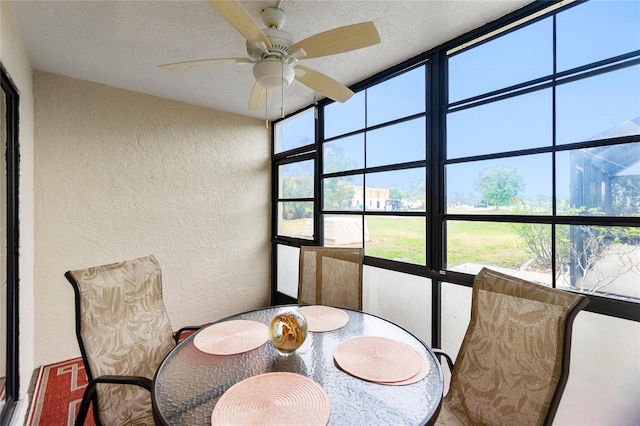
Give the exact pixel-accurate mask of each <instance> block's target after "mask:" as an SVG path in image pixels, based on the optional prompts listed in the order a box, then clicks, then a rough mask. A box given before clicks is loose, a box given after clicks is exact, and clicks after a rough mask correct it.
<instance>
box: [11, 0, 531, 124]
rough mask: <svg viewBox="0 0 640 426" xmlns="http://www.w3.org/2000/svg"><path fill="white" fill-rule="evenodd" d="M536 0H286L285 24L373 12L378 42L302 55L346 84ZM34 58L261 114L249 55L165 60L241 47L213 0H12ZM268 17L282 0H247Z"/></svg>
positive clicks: (66, 71)
mask: <svg viewBox="0 0 640 426" xmlns="http://www.w3.org/2000/svg"><path fill="white" fill-rule="evenodd" d="M3 1H4V0H3ZM530 2H531V1H530V0H497V1H496V0H466V1H458V0H430V1H425V0H422V1H391V0H366V1H348V0H325V1H308V0H289V1H284V2H283V3H282V5H281V7H282V8H284V9H285V11H286V13H287V22H286V24H285V25H284V27H283V29H284V30H286V31H289V32H290V33H292V34H293V35H294V37H295V38H296V40H302V39H304V38H306V37H309V36H311V35H314V34H316V33H320V32H323V31H327V30H330V29H332V28H336V27H340V26H343V25H349V24H354V23H359V22H365V21H373V22H374V23H375V25H376V27H377V28H378V32H379V33H380V38H381V43H380V44H378V45H375V46H372V47H368V48H365V49H360V50H357V51H354V52H347V53H342V54H339V55H334V56H330V57H324V58H316V59H310V60H307V61H303V64H304V65H305V66H308V67H311V68H314V69H316V70H317V71H320V72H322V73H325V74H327V75H329V76H330V77H332V78H334V79H336V80H338V81H340V82H341V83H343V84H346V85H347V86H349V85H352V84H354V83H357V82H359V81H361V80H364V79H365V78H367V77H370V76H371V75H373V74H376V73H377V72H380V71H382V70H384V69H386V68H389V67H391V66H393V65H396V64H398V63H400V62H402V61H404V60H406V59H409V58H411V57H413V56H415V55H417V54H419V53H421V52H424V51H426V50H429V49H430V48H432V47H434V46H437V45H439V44H441V43H443V42H445V41H447V40H450V39H452V38H454V37H455V36H458V35H460V34H463V33H465V32H467V31H469V30H471V29H474V28H477V27H479V26H481V25H483V24H485V23H487V22H490V21H493V20H495V19H497V18H498V17H500V16H502V15H504V14H506V13H509V12H511V11H514V10H516V9H518V8H520V7H522V6H524V5H525V4H527V3H530ZM12 3H13V7H14V10H15V13H16V17H17V20H18V22H19V25H20V27H21V29H22V32H23V36H24V41H25V44H26V46H27V50H28V53H29V58H30V60H31V63H32V65H33V67H34V68H35V69H37V70H41V71H48V72H52V73H56V74H61V75H64V76H68V77H73V78H77V79H82V80H89V81H93V82H96V83H102V84H106V85H109V86H113V87H119V88H123V89H128V90H133V91H136V92H141V93H147V94H151V95H155V96H160V97H164V98H168V99H174V100H177V101H182V102H186V103H190V104H194V105H201V106H205V107H210V108H215V109H218V110H222V111H228V112H232V113H236V114H241V115H245V116H250V117H256V118H265V117H266V116H268V118H269V119H274V118H277V117H278V116H279V115H280V105H281V100H282V96H280V95H277V96H272V98H271V100H270V102H269V106H268V109H267V111H264V110H261V111H249V110H248V108H247V102H248V99H249V93H250V91H251V87H252V86H253V82H254V80H253V75H252V73H251V65H227V66H224V67H218V68H212V69H206V70H191V71H180V72H169V71H165V70H161V69H159V68H158V65H160V64H166V63H172V62H180V61H188V60H193V59H207V58H219V57H223V58H224V57H245V56H246V53H245V47H244V44H245V40H244V38H243V37H242V36H241V35H240V34H239V33H237V32H236V31H235V30H234V29H233V27H231V26H230V25H229V24H228V23H227V22H226V21H225V20H224V19H222V18H221V17H220V16H219V15H218V14H217V12H216V11H215V10H213V8H212V7H211V6H210V5H209V3H208V2H207V1H204V0H201V1H184V0H183V1H159V0H156V1H148V0H147V1H94V0H86V1H58V0H48V1H30V0H29V1H25V0H13V2H12ZM241 4H242V5H243V6H244V7H245V8H246V9H247V10H248V12H249V13H250V14H251V15H252V16H253V17H254V19H255V20H256V22H258V23H259V24H260V25H261V26H262V21H261V20H260V17H259V13H260V11H261V10H262V9H263V8H265V7H267V6H275V5H276V4H277V1H241ZM314 95H315V94H314V92H313V91H312V90H311V89H309V88H307V87H305V86H303V85H302V84H300V83H298V82H293V83H292V85H291V86H290V87H289V88H287V89H286V90H285V91H284V110H285V113H289V112H293V111H295V110H297V109H299V108H302V107H304V106H306V105H309V104H310V103H312V102H313V100H314Z"/></svg>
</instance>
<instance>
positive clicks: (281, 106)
mask: <svg viewBox="0 0 640 426" xmlns="http://www.w3.org/2000/svg"><path fill="white" fill-rule="evenodd" d="M280 63H281V64H282V67H281V68H282V79H283V80H284V61H283V60H281V61H280ZM280 118H284V85H283V86H281V87H280Z"/></svg>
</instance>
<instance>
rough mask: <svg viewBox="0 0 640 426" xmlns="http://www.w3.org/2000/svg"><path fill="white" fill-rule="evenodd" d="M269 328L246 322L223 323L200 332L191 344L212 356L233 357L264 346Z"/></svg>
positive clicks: (255, 322)
mask: <svg viewBox="0 0 640 426" xmlns="http://www.w3.org/2000/svg"><path fill="white" fill-rule="evenodd" d="M268 339H269V327H267V326H266V325H264V324H262V323H260V322H257V321H247V320H233V321H223V322H219V323H216V324H213V325H210V326H209V327H207V328H205V329H204V330H201V331H200V332H199V333H198V334H196V337H194V338H193V344H194V345H195V347H196V348H198V349H199V350H201V351H202V352H206V353H208V354H212V355H233V354H239V353H242V352H247V351H250V350H252V349H255V348H257V347H259V346H262V345H264V344H265V342H266V341H267V340H268Z"/></svg>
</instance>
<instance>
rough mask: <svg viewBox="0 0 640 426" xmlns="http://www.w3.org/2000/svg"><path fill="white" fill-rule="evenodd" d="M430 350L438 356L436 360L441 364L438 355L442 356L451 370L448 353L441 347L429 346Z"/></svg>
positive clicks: (451, 365)
mask: <svg viewBox="0 0 640 426" xmlns="http://www.w3.org/2000/svg"><path fill="white" fill-rule="evenodd" d="M431 350H432V351H433V353H434V354H435V355H436V356H437V357H438V361H440V363H441V364H442V361H441V359H440V357H444V359H445V360H447V365H448V366H449V371H453V360H452V359H451V357H450V356H449V354H448V353H446V352H444V351H443V350H442V349H437V348H431Z"/></svg>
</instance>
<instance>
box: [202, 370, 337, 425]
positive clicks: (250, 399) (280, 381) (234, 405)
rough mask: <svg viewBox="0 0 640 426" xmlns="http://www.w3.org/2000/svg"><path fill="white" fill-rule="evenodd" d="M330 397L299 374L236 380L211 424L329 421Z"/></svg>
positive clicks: (267, 375) (219, 401)
mask: <svg viewBox="0 0 640 426" xmlns="http://www.w3.org/2000/svg"><path fill="white" fill-rule="evenodd" d="M330 414H331V404H330V402H329V396H328V395H327V393H326V392H325V390H324V389H323V388H322V386H320V385H319V384H318V383H316V382H314V381H313V380H311V379H309V378H308V377H305V376H302V375H300V374H296V373H285V372H276V373H265V374H260V375H258V376H253V377H250V378H248V379H245V380H243V381H241V382H238V383H236V384H235V385H233V386H231V387H230V388H229V390H227V391H226V392H225V393H224V394H223V395H222V397H221V398H220V400H218V402H217V403H216V406H215V407H214V409H213V413H212V414H211V424H212V425H286V424H291V425H294V424H296V425H309V426H315V425H318V426H324V425H326V424H327V422H328V421H329V416H330Z"/></svg>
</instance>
